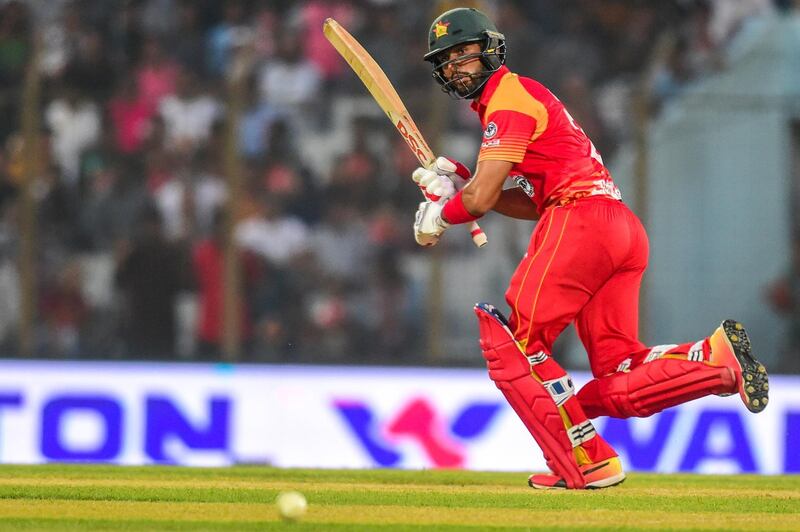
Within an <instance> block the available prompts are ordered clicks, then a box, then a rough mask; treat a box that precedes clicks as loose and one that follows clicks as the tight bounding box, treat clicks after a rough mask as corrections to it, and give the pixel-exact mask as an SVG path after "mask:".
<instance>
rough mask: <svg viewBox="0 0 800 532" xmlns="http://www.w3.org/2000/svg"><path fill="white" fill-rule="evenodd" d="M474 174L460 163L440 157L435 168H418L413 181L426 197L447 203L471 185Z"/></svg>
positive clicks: (435, 163)
mask: <svg viewBox="0 0 800 532" xmlns="http://www.w3.org/2000/svg"><path fill="white" fill-rule="evenodd" d="M471 177H472V174H470V171H469V169H468V168H467V167H466V166H464V165H463V164H461V163H460V162H458V161H454V160H453V159H448V158H447V157H439V158H438V159H436V161H435V162H434V164H433V166H432V167H431V168H430V169H428V168H422V167H420V168H417V169H416V170H414V173H413V174H411V179H413V180H414V182H415V183H416V184H417V185H418V186H419V188H420V190H422V193H423V194H424V195H425V197H426V198H427V199H428V200H430V201H434V202H439V201H446V200H448V199H450V198H452V197H453V196H454V195H455V194H456V192H458V191H459V190H461V189H462V188H464V187H465V186H466V184H467V183H469V180H470V178H471Z"/></svg>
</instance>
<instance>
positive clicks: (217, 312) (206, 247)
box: [192, 211, 262, 360]
mask: <svg viewBox="0 0 800 532" xmlns="http://www.w3.org/2000/svg"><path fill="white" fill-rule="evenodd" d="M224 254H225V249H224V214H223V211H218V212H217V213H216V214H215V216H214V225H213V230H212V233H211V235H210V236H209V237H208V238H205V239H203V240H200V241H199V242H198V243H197V244H196V245H195V246H194V249H193V250H192V269H193V271H194V277H195V280H196V283H197V290H198V296H199V312H198V314H199V320H198V326H197V337H198V339H199V342H198V353H197V355H198V358H201V359H204V360H209V359H212V360H213V359H219V358H220V357H221V354H222V340H223V329H222V327H223V314H222V313H223V309H224V300H223V298H224V291H223V275H224V256H225V255H224ZM239 267H240V273H239V276H240V277H239V278H240V281H241V283H242V284H241V286H240V288H239V292H238V294H239V296H240V297H241V300H240V302H239V319H240V321H239V323H240V326H241V329H240V335H241V339H242V341H243V344H244V345H245V346H247V345H248V344H249V343H250V341H251V338H252V333H253V318H252V313H251V310H250V309H251V305H250V303H251V302H250V301H249V299H250V298H251V296H252V293H253V288H254V287H255V286H256V285H257V284H258V282H259V281H260V280H261V275H262V270H261V267H260V265H259V262H258V260H257V258H256V256H255V255H254V254H253V253H252V252H249V251H247V250H240V251H239Z"/></svg>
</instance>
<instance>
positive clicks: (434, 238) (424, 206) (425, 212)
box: [414, 201, 450, 247]
mask: <svg viewBox="0 0 800 532" xmlns="http://www.w3.org/2000/svg"><path fill="white" fill-rule="evenodd" d="M443 207H444V205H443V204H442V203H434V202H432V201H423V202H422V203H420V204H419V208H418V209H417V215H416V216H415V217H414V240H416V241H417V244H419V245H420V246H425V247H428V246H435V245H436V244H438V243H439V237H441V236H442V233H444V232H445V231H446V230H447V228H448V227H450V224H449V223H447V222H445V221H444V220H443V219H442V208H443Z"/></svg>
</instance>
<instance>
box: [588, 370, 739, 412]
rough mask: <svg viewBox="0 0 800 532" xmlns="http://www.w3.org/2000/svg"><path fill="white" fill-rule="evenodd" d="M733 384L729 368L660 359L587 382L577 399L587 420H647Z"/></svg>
mask: <svg viewBox="0 0 800 532" xmlns="http://www.w3.org/2000/svg"><path fill="white" fill-rule="evenodd" d="M735 383H736V377H735V375H734V374H733V372H732V371H731V370H730V369H729V368H725V367H715V366H710V365H708V364H705V363H703V362H694V361H690V360H681V359H671V358H661V359H658V360H654V361H652V362H649V363H647V364H642V365H640V366H638V367H636V368H634V369H632V370H631V371H630V372H623V373H614V374H611V375H608V376H605V377H600V378H598V379H594V380H592V381H589V382H588V383H587V384H586V386H584V387H583V388H581V390H580V391H579V392H578V394H577V397H578V400H579V401H580V403H581V406H582V407H583V410H584V412H585V413H586V415H587V416H588V417H590V418H594V417H598V416H611V417H619V418H626V417H647V416H650V415H652V414H655V413H657V412H661V411H662V410H664V409H666V408H669V407H671V406H675V405H679V404H682V403H685V402H687V401H691V400H693V399H697V398H699V397H704V396H706V395H711V394H720V393H725V392H728V391H730V390H731V388H732V387H734V386H735Z"/></svg>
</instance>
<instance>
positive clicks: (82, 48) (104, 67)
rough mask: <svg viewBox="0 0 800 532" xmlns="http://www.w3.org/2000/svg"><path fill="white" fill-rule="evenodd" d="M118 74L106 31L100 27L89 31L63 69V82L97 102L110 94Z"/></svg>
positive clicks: (83, 36)
mask: <svg viewBox="0 0 800 532" xmlns="http://www.w3.org/2000/svg"><path fill="white" fill-rule="evenodd" d="M115 77H116V72H115V70H114V66H113V64H112V63H111V58H110V57H109V55H108V50H107V49H106V43H105V41H104V39H103V34H102V33H100V31H98V30H88V31H86V32H85V33H84V34H83V35H82V38H81V39H80V41H79V42H78V46H77V48H76V49H75V53H74V55H73V57H72V59H71V60H70V61H69V62H68V63H67V65H66V67H65V69H64V74H63V76H62V77H61V80H62V82H63V83H64V85H66V86H67V87H71V88H73V89H75V90H76V91H78V92H79V93H81V94H83V95H84V96H85V97H87V98H89V99H91V100H92V101H94V102H95V103H98V102H102V101H105V100H107V99H108V97H109V96H110V95H111V91H112V90H113V88H114V79H115Z"/></svg>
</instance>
